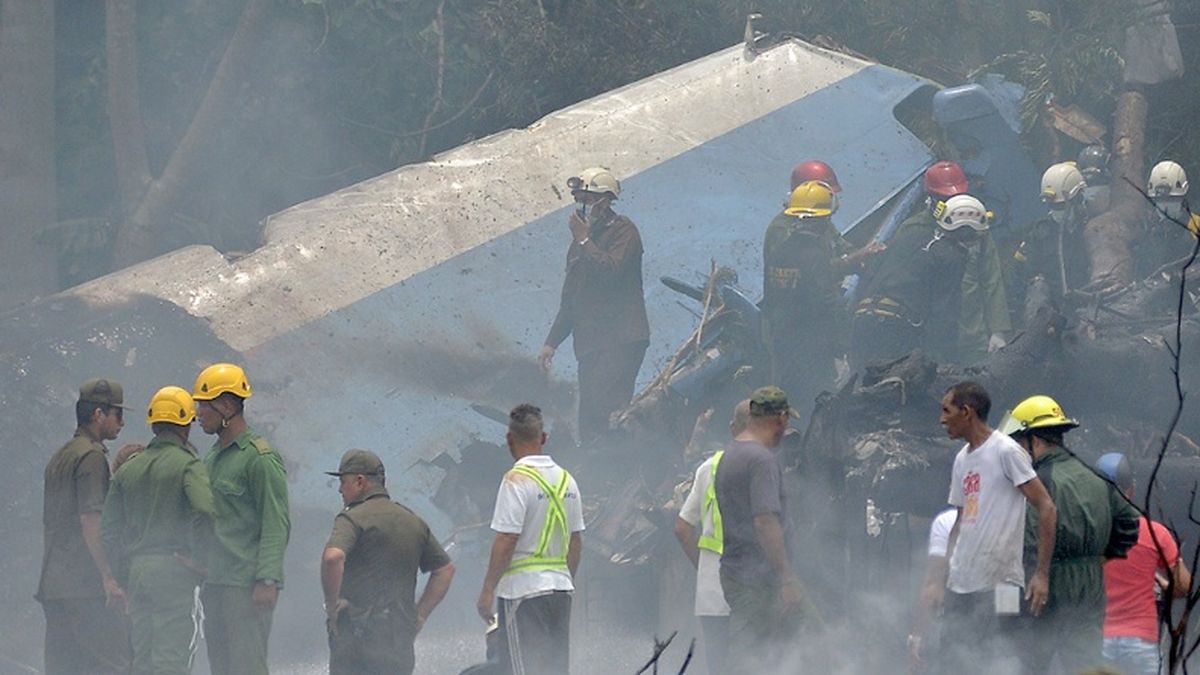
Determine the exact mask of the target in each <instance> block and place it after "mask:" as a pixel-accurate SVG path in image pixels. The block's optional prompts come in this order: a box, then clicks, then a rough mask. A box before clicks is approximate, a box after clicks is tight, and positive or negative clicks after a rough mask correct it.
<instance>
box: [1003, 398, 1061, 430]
mask: <svg viewBox="0 0 1200 675" xmlns="http://www.w3.org/2000/svg"><path fill="white" fill-rule="evenodd" d="M1077 426H1079V422H1076V421H1075V420H1073V419H1071V418H1069V417H1067V416H1066V415H1064V414H1063V410H1062V406H1060V405H1058V401H1055V400H1054V399H1052V398H1050V397H1049V396H1040V395H1039V396H1030V397H1029V398H1027V399H1025V400H1024V401H1021V402H1020V403H1018V404H1017V407H1015V408H1013V409H1012V410H1010V411H1009V412H1008V414H1007V415H1005V416H1004V419H1003V420H1001V422H1000V433H1002V434H1005V435H1008V436H1012V435H1013V434H1021V433H1025V432H1028V431H1033V430H1035V429H1051V428H1061V429H1062V430H1063V431H1066V430H1067V429H1074V428H1075V427H1077Z"/></svg>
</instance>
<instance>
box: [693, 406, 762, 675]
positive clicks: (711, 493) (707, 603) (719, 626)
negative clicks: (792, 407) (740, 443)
mask: <svg viewBox="0 0 1200 675" xmlns="http://www.w3.org/2000/svg"><path fill="white" fill-rule="evenodd" d="M709 412H711V410H710V411H709ZM749 423H750V399H745V400H743V401H742V402H740V403H738V404H737V406H736V407H734V409H733V419H732V420H730V421H729V431H730V433H731V434H732V435H733V436H735V437H736V436H737V435H738V434H740V433H742V432H743V431H745V430H746V426H747V425H748V424H749ZM723 454H724V451H717V452H715V453H713V455H712V456H711V457H709V458H708V459H706V460H704V462H702V463H701V464H700V466H699V467H698V468H697V469H696V476H695V478H694V479H693V480H692V489H691V491H690V492H688V495H687V498H686V499H685V500H684V502H683V508H681V509H680V510H679V517H678V518H676V519H675V537H676V538H677V539H679V544H680V546H682V547H683V551H684V553H687V556H688V558H689V559H691V561H692V565H694V566H695V567H696V617H697V618H699V620H700V629H701V631H702V634H703V643H704V644H703V646H704V655H705V658H706V660H707V662H708V672H710V673H713V674H714V675H716V674H717V673H724V672H726V670H725V664H726V661H727V659H726V656H727V655H728V653H729V604H728V603H726V602H725V592H724V591H723V590H722V589H721V550H722V548H723V545H722V544H723V542H722V537H721V533H720V532H718V531H717V526H716V521H717V519H719V518H720V513H721V510H720V508H719V507H718V505H717V493H716V485H715V483H714V480H713V479H714V478H715V477H716V472H717V470H718V469H719V468H720V466H721V457H722V455H723ZM697 525H699V526H700V533H699V535H697V533H696V526H697Z"/></svg>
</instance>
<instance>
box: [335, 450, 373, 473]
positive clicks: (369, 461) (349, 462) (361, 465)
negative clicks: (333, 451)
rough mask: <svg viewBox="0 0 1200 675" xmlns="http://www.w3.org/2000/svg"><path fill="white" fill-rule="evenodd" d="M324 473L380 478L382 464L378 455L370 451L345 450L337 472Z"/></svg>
mask: <svg viewBox="0 0 1200 675" xmlns="http://www.w3.org/2000/svg"><path fill="white" fill-rule="evenodd" d="M325 473H326V474H328V475H330V476H349V475H354V474H362V475H364V476H382V475H383V462H382V461H380V459H379V455H376V454H375V453H373V452H371V451H370V450H347V451H346V454H344V455H342V463H341V464H338V470H337V471H326V472H325Z"/></svg>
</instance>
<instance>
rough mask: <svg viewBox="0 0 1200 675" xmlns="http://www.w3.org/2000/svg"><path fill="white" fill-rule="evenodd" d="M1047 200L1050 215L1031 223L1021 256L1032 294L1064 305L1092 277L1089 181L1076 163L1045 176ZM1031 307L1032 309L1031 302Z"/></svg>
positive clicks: (1058, 166)
mask: <svg viewBox="0 0 1200 675" xmlns="http://www.w3.org/2000/svg"><path fill="white" fill-rule="evenodd" d="M1041 185H1042V188H1041V199H1042V203H1043V204H1045V205H1046V209H1047V211H1046V216H1045V217H1043V218H1041V219H1040V220H1038V221H1037V222H1035V223H1033V224H1032V225H1030V226H1029V228H1028V230H1027V232H1026V234H1025V237H1024V240H1023V241H1022V242H1021V244H1020V246H1019V247H1018V248H1017V251H1016V254H1015V258H1016V260H1017V261H1018V262H1020V263H1023V268H1024V275H1023V276H1024V280H1025V282H1026V297H1027V299H1028V298H1029V297H1031V295H1030V294H1034V296H1036V297H1040V296H1041V291H1035V290H1034V289H1041V288H1044V289H1045V293H1046V294H1047V295H1048V297H1049V298H1050V300H1051V301H1052V302H1053V303H1055V304H1057V305H1059V306H1061V304H1062V302H1063V299H1064V298H1066V297H1067V296H1069V295H1070V293H1071V291H1072V290H1075V289H1079V288H1082V287H1083V286H1086V285H1087V284H1088V282H1089V280H1090V272H1089V262H1088V257H1087V248H1086V247H1085V246H1084V241H1083V229H1084V226H1085V225H1086V224H1087V221H1088V213H1087V205H1086V204H1085V203H1084V190H1085V189H1086V188H1087V182H1086V181H1084V179H1083V174H1082V173H1080V172H1079V169H1077V168H1075V165H1074V164H1073V163H1071V162H1060V163H1058V164H1054V165H1052V166H1051V167H1050V168H1048V169H1046V171H1045V173H1043V174H1042V184H1041ZM1026 304H1027V307H1026V311H1027V313H1029V312H1031V311H1032V309H1031V308H1030V307H1028V301H1027V303H1026Z"/></svg>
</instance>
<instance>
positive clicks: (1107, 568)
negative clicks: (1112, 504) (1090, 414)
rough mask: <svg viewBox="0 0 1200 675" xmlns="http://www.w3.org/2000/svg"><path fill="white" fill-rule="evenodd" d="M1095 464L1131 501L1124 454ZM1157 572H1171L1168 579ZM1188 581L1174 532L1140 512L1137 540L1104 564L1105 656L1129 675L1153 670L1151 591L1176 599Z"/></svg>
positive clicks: (1154, 625)
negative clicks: (1106, 602)
mask: <svg viewBox="0 0 1200 675" xmlns="http://www.w3.org/2000/svg"><path fill="white" fill-rule="evenodd" d="M1096 468H1097V469H1098V470H1099V471H1100V473H1102V474H1104V475H1105V476H1107V477H1108V479H1109V480H1111V481H1112V482H1113V483H1114V484H1115V485H1116V486H1117V487H1118V488H1119V489H1120V490H1121V492H1122V493H1124V494H1125V496H1126V497H1128V498H1129V500H1130V501H1132V500H1133V495H1134V481H1133V470H1132V469H1131V468H1130V466H1129V461H1128V460H1127V459H1125V455H1123V454H1121V453H1119V452H1110V453H1108V454H1106V455H1104V456H1102V457H1101V458H1100V459H1099V460H1098V461H1097V462H1096ZM1152 528H1153V534H1152V533H1151V529H1152ZM1160 572H1170V573H1171V579H1170V581H1168V580H1167V578H1166V577H1165V576H1162V575H1160V574H1159V573H1160ZM1191 584H1192V575H1191V572H1189V571H1188V568H1187V565H1185V564H1184V562H1183V559H1182V558H1180V557H1179V546H1178V545H1177V544H1176V543H1175V537H1174V535H1172V534H1171V532H1170V530H1168V529H1167V528H1166V527H1164V526H1163V524H1162V523H1158V522H1155V521H1152V520H1148V519H1147V518H1146V517H1145V516H1142V518H1141V521H1140V526H1139V529H1138V541H1137V544H1136V545H1134V546H1133V548H1131V549H1129V553H1128V554H1127V557H1125V558H1113V559H1110V560H1108V561H1106V562H1105V563H1104V593H1105V595H1106V596H1107V600H1108V604H1107V606H1106V608H1105V612H1104V658H1105V660H1106V661H1108V662H1110V663H1111V664H1112V665H1114V666H1116V667H1117V668H1119V669H1120V670H1121V672H1123V673H1128V674H1129V675H1157V673H1158V672H1159V664H1160V661H1161V654H1160V652H1159V649H1158V621H1159V619H1158V603H1157V601H1156V595H1157V593H1156V590H1157V589H1160V588H1161V589H1163V591H1164V592H1165V591H1166V590H1168V589H1169V590H1170V591H1171V592H1172V593H1173V594H1174V595H1175V597H1177V598H1181V597H1183V596H1184V595H1186V594H1187V592H1188V589H1189V588H1190V587H1191Z"/></svg>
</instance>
